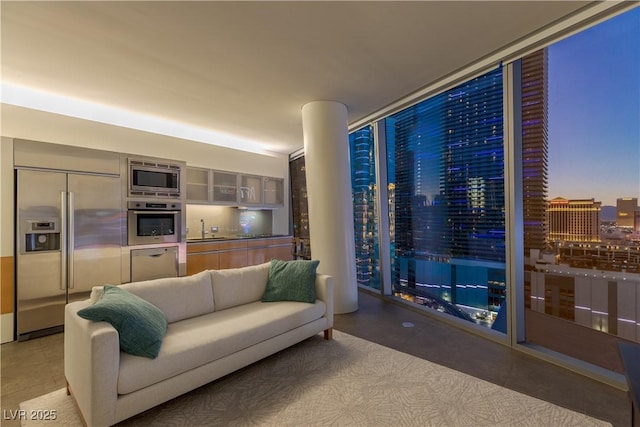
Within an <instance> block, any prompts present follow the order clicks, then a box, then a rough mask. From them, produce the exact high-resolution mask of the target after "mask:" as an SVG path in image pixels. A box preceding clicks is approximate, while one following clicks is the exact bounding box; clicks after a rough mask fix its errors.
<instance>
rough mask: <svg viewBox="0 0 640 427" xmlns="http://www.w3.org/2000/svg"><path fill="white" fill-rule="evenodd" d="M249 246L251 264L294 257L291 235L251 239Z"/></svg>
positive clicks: (248, 254) (249, 262) (249, 261)
mask: <svg viewBox="0 0 640 427" xmlns="http://www.w3.org/2000/svg"><path fill="white" fill-rule="evenodd" d="M247 246H248V249H247V258H248V264H249V265H257V264H262V263H264V262H269V261H271V260H272V259H281V260H283V261H289V260H292V259H293V254H292V252H291V250H292V248H293V246H292V240H291V237H284V238H276V239H255V240H250V241H249V242H248V245H247Z"/></svg>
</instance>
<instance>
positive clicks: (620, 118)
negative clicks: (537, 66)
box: [548, 9, 640, 206]
mask: <svg viewBox="0 0 640 427" xmlns="http://www.w3.org/2000/svg"><path fill="white" fill-rule="evenodd" d="M639 23H640V9H634V10H631V11H629V12H627V13H625V14H623V15H620V16H618V17H615V18H613V19H611V20H609V21H606V22H603V23H601V24H599V25H597V26H595V27H593V28H590V29H588V30H585V31H582V32H581V33H579V34H577V35H574V36H572V37H569V38H567V39H565V40H562V41H560V42H557V43H555V44H553V45H551V46H549V48H548V50H549V107H548V108H549V170H548V172H549V193H548V196H549V199H550V200H551V199H554V198H556V197H564V198H567V199H591V198H594V199H595V200H596V201H599V202H602V205H607V206H615V205H616V199H617V198H622V197H639V196H640V120H639V118H640V25H639ZM585 70H586V71H585Z"/></svg>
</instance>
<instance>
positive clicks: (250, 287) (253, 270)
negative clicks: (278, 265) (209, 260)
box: [209, 262, 271, 311]
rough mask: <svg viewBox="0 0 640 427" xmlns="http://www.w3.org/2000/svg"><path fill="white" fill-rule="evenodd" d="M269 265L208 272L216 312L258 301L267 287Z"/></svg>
mask: <svg viewBox="0 0 640 427" xmlns="http://www.w3.org/2000/svg"><path fill="white" fill-rule="evenodd" d="M270 265H271V264H270V263H268V262H265V263H264V264H259V265H254V266H250V267H242V268H230V269H227V270H209V273H210V274H211V283H212V285H213V301H214V305H215V309H216V311H218V310H223V309H225V308H229V307H234V306H236V305H241V304H247V303H250V302H254V301H260V298H262V294H264V291H265V289H266V287H267V280H268V279H269V266H270Z"/></svg>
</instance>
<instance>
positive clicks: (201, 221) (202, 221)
mask: <svg viewBox="0 0 640 427" xmlns="http://www.w3.org/2000/svg"><path fill="white" fill-rule="evenodd" d="M200 224H201V225H202V227H201V229H202V238H203V239H204V238H205V234H207V231H206V230H205V229H204V219H200Z"/></svg>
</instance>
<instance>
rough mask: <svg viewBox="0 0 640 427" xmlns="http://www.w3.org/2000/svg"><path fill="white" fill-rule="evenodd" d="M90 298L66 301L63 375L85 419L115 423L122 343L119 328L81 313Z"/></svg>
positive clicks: (98, 423) (107, 423) (100, 422)
mask: <svg viewBox="0 0 640 427" xmlns="http://www.w3.org/2000/svg"><path fill="white" fill-rule="evenodd" d="M89 305H91V301H89V300H86V301H77V302H72V303H69V304H67V306H66V308H65V319H64V375H65V377H66V379H67V385H68V387H69V389H70V391H71V393H72V394H73V397H74V399H75V400H76V403H77V405H78V407H79V408H80V411H81V413H82V418H83V419H84V421H85V423H86V424H87V425H90V426H99V425H100V426H102V425H112V424H114V423H115V410H116V400H117V398H118V388H117V387H118V372H119V369H120V344H119V342H118V332H117V331H116V330H115V329H114V328H113V326H111V325H110V324H109V323H107V322H93V321H90V320H86V319H83V318H82V317H80V316H78V314H77V313H78V311H79V310H81V309H82V308H84V307H87V306H89Z"/></svg>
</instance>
